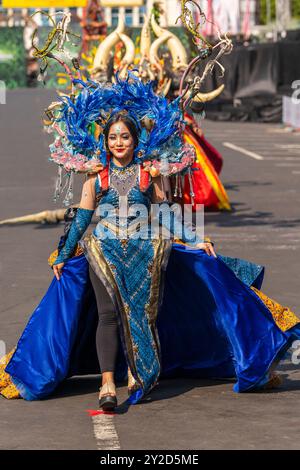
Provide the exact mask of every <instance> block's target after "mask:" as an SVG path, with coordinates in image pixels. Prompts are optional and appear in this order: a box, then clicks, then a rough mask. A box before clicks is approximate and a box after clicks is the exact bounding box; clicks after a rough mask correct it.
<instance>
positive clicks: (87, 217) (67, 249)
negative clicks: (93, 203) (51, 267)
mask: <svg viewBox="0 0 300 470" xmlns="http://www.w3.org/2000/svg"><path fill="white" fill-rule="evenodd" d="M93 213H94V210H91V209H82V208H80V207H79V208H78V209H77V212H76V216H75V217H74V219H73V220H72V224H71V227H70V230H69V233H68V236H67V240H66V243H65V245H64V246H63V247H62V248H61V249H60V250H59V254H58V257H57V258H56V260H55V262H54V264H59V263H64V262H65V261H66V260H67V259H69V258H70V257H71V256H72V254H73V252H74V250H75V248H76V245H77V243H78V242H79V240H80V239H81V237H82V235H83V234H84V232H85V231H86V229H87V228H88V226H89V225H90V223H91V220H92V217H93Z"/></svg>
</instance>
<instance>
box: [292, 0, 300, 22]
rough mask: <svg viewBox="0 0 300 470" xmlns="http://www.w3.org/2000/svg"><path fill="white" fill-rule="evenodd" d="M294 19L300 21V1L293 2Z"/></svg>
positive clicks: (293, 0) (294, 0)
mask: <svg viewBox="0 0 300 470" xmlns="http://www.w3.org/2000/svg"><path fill="white" fill-rule="evenodd" d="M291 3H292V7H291V8H292V17H293V18H298V19H300V0H292V2H291Z"/></svg>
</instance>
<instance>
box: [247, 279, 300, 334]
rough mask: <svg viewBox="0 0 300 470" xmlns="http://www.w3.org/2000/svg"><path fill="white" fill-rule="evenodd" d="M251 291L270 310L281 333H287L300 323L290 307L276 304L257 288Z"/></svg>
mask: <svg viewBox="0 0 300 470" xmlns="http://www.w3.org/2000/svg"><path fill="white" fill-rule="evenodd" d="M251 289H252V290H253V291H254V292H255V294H256V295H257V296H258V297H259V298H260V300H261V301H262V302H263V303H264V304H265V306H266V307H267V308H268V309H269V310H270V312H271V314H272V316H273V319H274V321H275V323H276V325H277V326H278V327H279V328H280V329H281V331H287V330H289V329H290V328H292V327H293V326H295V325H297V323H299V322H300V319H299V318H298V317H297V316H296V315H295V313H294V312H292V311H291V310H290V309H289V308H288V307H284V306H283V305H280V304H279V303H278V302H275V300H273V299H270V297H268V296H267V295H266V294H264V293H263V292H261V291H260V290H258V289H256V288H255V287H251Z"/></svg>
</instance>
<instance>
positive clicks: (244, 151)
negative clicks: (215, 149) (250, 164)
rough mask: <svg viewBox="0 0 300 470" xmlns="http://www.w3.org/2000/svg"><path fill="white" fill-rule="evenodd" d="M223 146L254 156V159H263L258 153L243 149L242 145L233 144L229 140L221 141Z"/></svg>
mask: <svg viewBox="0 0 300 470" xmlns="http://www.w3.org/2000/svg"><path fill="white" fill-rule="evenodd" d="M223 145H224V147H227V148H229V149H232V150H236V151H237V152H240V153H243V154H244V155H247V156H248V157H251V158H254V159H255V160H264V157H262V156H261V155H258V153H255V152H251V151H250V150H247V149H244V148H243V147H239V146H238V145H234V144H232V143H231V142H223Z"/></svg>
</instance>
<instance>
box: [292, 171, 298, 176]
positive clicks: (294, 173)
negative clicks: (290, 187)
mask: <svg viewBox="0 0 300 470" xmlns="http://www.w3.org/2000/svg"><path fill="white" fill-rule="evenodd" d="M292 174H293V175H300V171H292Z"/></svg>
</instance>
